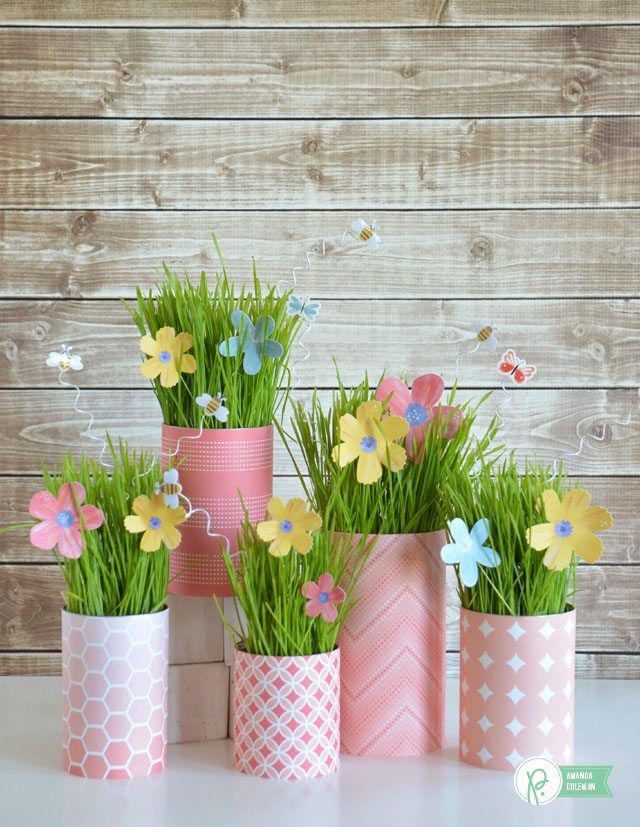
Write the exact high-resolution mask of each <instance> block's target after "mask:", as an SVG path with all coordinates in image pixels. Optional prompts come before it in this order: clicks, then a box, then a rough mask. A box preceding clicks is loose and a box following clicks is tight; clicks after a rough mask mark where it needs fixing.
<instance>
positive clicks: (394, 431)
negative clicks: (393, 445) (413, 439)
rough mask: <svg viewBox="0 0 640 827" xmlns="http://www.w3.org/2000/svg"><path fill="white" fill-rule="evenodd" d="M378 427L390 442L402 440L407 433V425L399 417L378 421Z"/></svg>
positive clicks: (389, 417)
mask: <svg viewBox="0 0 640 827" xmlns="http://www.w3.org/2000/svg"><path fill="white" fill-rule="evenodd" d="M379 427H380V430H381V431H382V433H383V434H384V436H385V437H386V438H387V439H388V440H389V441H390V442H394V441H395V440H397V439H402V437H403V436H406V435H407V434H408V433H409V423H408V422H407V421H406V420H405V419H403V418H402V417H401V416H387V417H385V418H384V419H383V420H381V421H380V426H379Z"/></svg>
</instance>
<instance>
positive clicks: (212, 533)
mask: <svg viewBox="0 0 640 827" xmlns="http://www.w3.org/2000/svg"><path fill="white" fill-rule="evenodd" d="M179 496H180V499H181V500H183V501H184V502H185V504H186V505H187V506H188V508H189V510H188V511H187V513H186V514H185V519H187V520H188V519H189V517H192V516H193V515H194V514H204V516H205V519H206V521H207V526H206V529H205V530H206V533H207V537H212V538H214V539H220V540H222V541H223V542H224V545H225V549H226V552H227V554H229V553H230V550H231V547H230V545H229V538H228V537H226V536H225V535H224V534H219V533H218V532H217V531H212V530H211V514H209V512H208V511H207V510H206V509H205V508H194V507H193V504H192V502H191V500H190V499H189V497H187V495H186V494H182V493H181V494H180V495H179Z"/></svg>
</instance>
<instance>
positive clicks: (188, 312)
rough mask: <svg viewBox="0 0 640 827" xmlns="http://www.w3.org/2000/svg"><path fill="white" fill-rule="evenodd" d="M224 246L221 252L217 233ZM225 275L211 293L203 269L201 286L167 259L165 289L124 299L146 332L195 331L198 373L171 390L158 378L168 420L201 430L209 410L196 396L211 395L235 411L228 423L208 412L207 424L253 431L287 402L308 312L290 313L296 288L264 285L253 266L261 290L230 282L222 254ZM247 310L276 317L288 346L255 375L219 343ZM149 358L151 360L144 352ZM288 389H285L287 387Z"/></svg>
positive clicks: (264, 362)
mask: <svg viewBox="0 0 640 827" xmlns="http://www.w3.org/2000/svg"><path fill="white" fill-rule="evenodd" d="M214 243H215V245H216V250H217V251H218V254H219V255H220V250H219V248H218V244H217V241H216V239H215V238H214ZM220 263H221V265H222V274H220V275H216V276H215V283H214V287H213V289H212V290H211V289H210V287H209V284H208V281H207V276H206V274H205V273H204V272H203V273H202V274H201V276H200V279H199V280H198V282H197V283H195V284H194V283H192V282H191V280H190V279H189V277H188V276H185V278H184V280H181V279H180V278H179V277H178V276H177V275H176V274H175V273H173V272H172V271H171V270H170V269H169V268H168V267H167V266H166V264H165V265H163V267H164V273H165V276H166V280H165V281H164V282H162V283H160V284H158V285H157V291H156V293H155V295H154V293H153V291H149V292H148V293H147V294H143V293H142V291H141V290H140V289H139V288H138V289H137V291H136V306H135V307H131V306H130V305H129V304H128V303H127V302H126V301H124V300H123V304H124V306H125V307H126V308H127V310H128V311H129V313H130V314H131V316H132V318H133V320H134V322H135V324H136V326H137V328H138V330H139V332H140V335H141V336H143V335H145V334H147V333H148V334H150V335H151V336H153V337H155V335H156V333H157V332H158V330H159V329H160V328H162V327H165V326H168V327H173V328H174V330H175V332H176V334H177V333H180V332H186V333H191V335H192V336H193V338H194V345H193V348H192V349H191V350H190V351H189V353H190V354H193V356H194V357H195V359H196V371H195V373H192V374H186V373H182V374H180V381H179V382H178V384H177V385H175V386H174V387H173V388H163V387H162V386H161V384H160V379H159V378H158V379H155V380H153V382H152V384H153V388H154V391H155V394H156V397H157V399H158V402H159V404H160V408H161V409H162V416H163V421H164V423H165V425H178V426H181V427H186V428H198V427H200V423H201V421H202V416H203V411H202V408H200V407H199V406H198V405H197V403H196V401H195V400H196V397H197V396H200V395H201V394H203V393H208V394H210V395H211V396H217V395H218V394H219V393H222V395H223V396H225V397H226V402H225V405H226V407H227V408H228V409H229V418H228V420H227V422H226V423H221V422H218V420H217V419H215V417H207V418H206V420H205V423H204V424H205V427H207V428H253V427H260V426H264V425H270V424H271V423H272V421H273V420H274V418H275V417H276V414H277V412H278V411H279V410H280V409H281V408H282V407H283V406H284V404H285V402H286V400H287V397H288V390H289V387H290V384H291V382H290V372H289V367H288V363H289V356H290V353H291V349H292V347H293V346H294V344H295V341H296V338H297V335H298V332H299V330H300V325H301V321H300V317H298V316H289V315H288V314H287V312H286V310H287V302H288V299H289V296H290V293H285V294H284V295H283V296H279V295H278V293H277V290H276V288H275V287H271V288H267V289H266V290H263V288H262V286H261V285H260V282H259V280H258V277H257V273H256V267H255V262H254V264H253V292H248V291H247V290H246V289H245V288H244V287H243V288H242V290H240V291H239V292H238V291H237V290H236V288H235V286H234V284H233V283H232V282H230V281H229V278H228V275H227V271H226V269H225V266H224V262H223V261H222V256H221V255H220ZM237 308H238V309H240V310H243V311H244V312H245V313H246V314H247V315H248V316H249V317H250V318H251V320H252V321H253V322H254V323H255V322H256V321H257V320H258V318H259V317H260V316H264V315H269V316H271V317H272V318H273V319H274V321H275V325H276V327H275V331H274V333H273V335H272V338H274V339H276V340H277V341H279V342H280V344H281V345H282V346H283V348H284V355H283V356H282V358H281V359H278V360H276V359H271V358H268V357H265V358H264V359H263V360H262V368H261V370H260V372H259V373H257V374H256V375H255V376H249V375H247V374H246V373H245V372H244V370H243V369H242V360H243V355H242V353H239V354H238V355H237V356H235V357H226V356H221V355H220V353H219V352H218V346H219V345H220V343H221V342H223V341H225V340H226V339H228V338H229V337H231V336H234V335H235V334H236V331H235V330H234V327H233V325H232V323H231V313H232V312H233V311H234V310H235V309H237ZM143 359H144V357H143ZM281 388H282V390H281Z"/></svg>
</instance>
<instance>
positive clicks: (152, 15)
mask: <svg viewBox="0 0 640 827" xmlns="http://www.w3.org/2000/svg"><path fill="white" fill-rule="evenodd" d="M0 22H3V23H21V24H28V23H46V24H48V25H53V26H55V25H69V24H86V25H107V26H131V25H135V26H205V27H206V26H230V27H231V26H233V27H236V26H296V27H297V26H355V25H358V26H436V25H446V26H467V25H473V26H486V25H490V24H496V23H517V24H522V23H531V24H535V23H539V24H543V23H568V24H573V25H575V24H579V23H637V22H640V9H638V5H637V3H636V2H635V0H565V2H563V3H557V2H555V0H538V2H537V3H530V2H526V0H483V2H482V3H481V4H479V3H478V0H394V2H393V3H388V2H383V0H350V2H348V3H345V2H344V0H318V1H317V2H310V3H299V2H296V0H270V2H265V1H264V0H183V2H181V3H176V2H175V0H140V1H139V2H137V3H134V4H132V3H130V2H128V0H100V2H99V3H96V2H94V0H14V2H12V3H9V4H5V6H4V7H3V8H2V11H1V14H0Z"/></svg>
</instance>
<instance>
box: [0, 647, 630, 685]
mask: <svg viewBox="0 0 640 827" xmlns="http://www.w3.org/2000/svg"><path fill="white" fill-rule="evenodd" d="M459 666H460V664H459V655H458V653H457V652H447V675H448V676H449V677H457V675H458V673H459ZM60 671H61V659H60V654H59V653H57V652H47V653H43V652H0V675H59V674H60ZM576 677H578V678H587V679H597V678H618V679H627V680H638V679H640V655H634V654H629V655H614V654H611V653H607V652H578V654H577V655H576Z"/></svg>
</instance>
